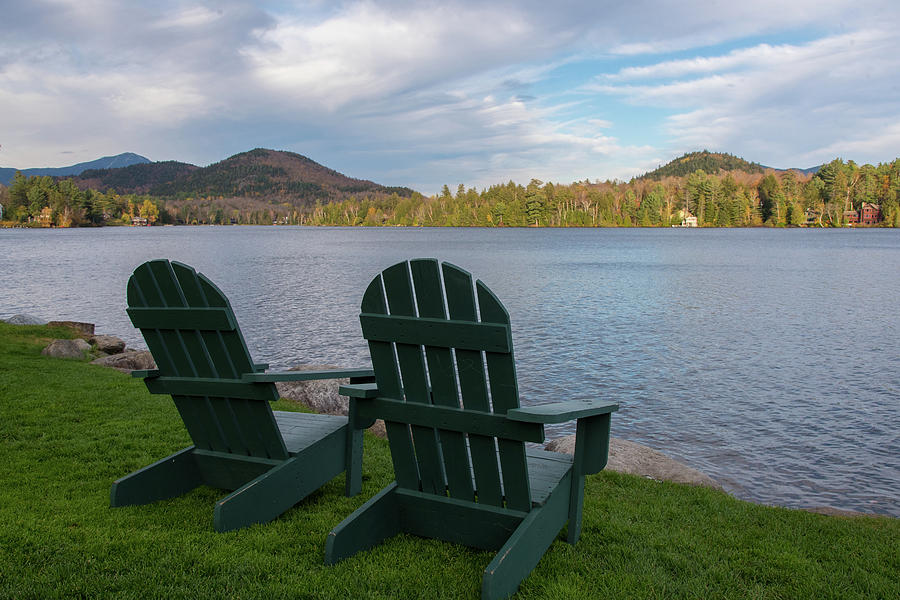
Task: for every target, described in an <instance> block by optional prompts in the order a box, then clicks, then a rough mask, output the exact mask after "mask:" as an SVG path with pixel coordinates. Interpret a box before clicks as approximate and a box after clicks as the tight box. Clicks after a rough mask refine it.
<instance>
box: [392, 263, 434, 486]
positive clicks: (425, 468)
mask: <svg viewBox="0 0 900 600" xmlns="http://www.w3.org/2000/svg"><path fill="white" fill-rule="evenodd" d="M382 277H383V278H384V287H385V295H386V297H387V302H388V310H389V311H390V314H392V315H400V316H404V317H415V316H416V306H415V300H414V298H413V291H412V280H411V276H410V272H409V266H408V265H407V264H406V263H400V264H398V265H394V266H393V267H391V268H389V269H387V270H385V271H384V273H383V274H382ZM394 347H395V350H396V352H397V365H398V367H399V368H400V378H401V381H402V385H403V395H404V397H405V399H406V401H407V402H415V403H417V404H431V393H430V391H429V388H428V375H427V373H426V372H425V357H424V355H423V352H422V347H421V346H418V345H415V344H404V343H395V344H394ZM410 433H411V434H412V440H413V448H414V449H415V457H416V462H417V464H418V469H419V486H418V488H419V489H421V490H422V491H424V492H429V493H432V494H443V493H444V491H445V490H446V480H445V477H444V472H443V468H442V464H441V461H440V459H439V450H438V441H437V432H436V430H435V429H434V428H432V427H420V426H417V425H413V426H411V427H410Z"/></svg>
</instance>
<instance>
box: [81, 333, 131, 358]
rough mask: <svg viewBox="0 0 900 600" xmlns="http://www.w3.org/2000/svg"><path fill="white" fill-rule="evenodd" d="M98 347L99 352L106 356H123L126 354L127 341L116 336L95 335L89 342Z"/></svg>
mask: <svg viewBox="0 0 900 600" xmlns="http://www.w3.org/2000/svg"><path fill="white" fill-rule="evenodd" d="M88 342H90V343H91V344H93V345H94V346H96V347H97V350H99V351H100V352H104V353H106V354H121V353H122V352H125V341H124V340H122V339H120V338H117V337H116V336H114V335H95V336H93V337H91V339H89V340H88Z"/></svg>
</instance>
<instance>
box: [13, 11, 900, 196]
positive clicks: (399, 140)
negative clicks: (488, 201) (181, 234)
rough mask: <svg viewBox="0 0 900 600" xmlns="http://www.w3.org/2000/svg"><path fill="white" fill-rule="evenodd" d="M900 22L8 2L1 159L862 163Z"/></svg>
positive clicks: (565, 170)
mask: <svg viewBox="0 0 900 600" xmlns="http://www.w3.org/2000/svg"><path fill="white" fill-rule="evenodd" d="M898 13H900V11H898V9H897V8H896V7H895V6H894V4H893V3H890V2H879V1H867V0H862V1H860V2H856V3H850V2H841V1H836V0H826V1H824V2H815V3H813V2H806V1H798V2H794V3H787V4H786V3H784V2H780V1H779V2H775V1H774V0H761V2H759V3H754V4H753V5H743V4H739V3H722V4H719V5H716V6H714V7H709V6H704V7H703V8H702V9H701V8H700V7H693V6H691V3H690V2H688V3H687V4H684V3H679V4H670V3H658V2H642V1H636V2H630V3H621V4H617V5H607V4H606V3H594V2H583V1H582V2H577V1H571V0H562V1H561V2H558V3H546V2H537V1H525V2H511V1H497V0H494V1H489V2H470V1H458V2H399V1H396V2H395V1H383V2H375V1H359V2H356V1H349V2H342V3H327V2H307V3H298V4H292V3H288V4H285V3H278V2H251V1H249V0H247V1H244V0H225V1H223V2H218V3H215V4H200V3H196V2H189V1H186V0H161V1H159V2H153V3H151V2H125V3H123V2H114V1H112V0H80V1H77V2H76V1H74V0H66V1H63V0H56V1H50V0H31V1H30V2H19V3H10V5H9V6H8V7H5V8H4V17H5V19H6V20H7V22H8V23H11V24H13V26H11V27H7V29H6V30H5V31H4V36H3V37H2V38H0V136H2V138H3V139H0V143H2V144H3V155H2V158H0V162H2V163H3V164H4V165H13V166H22V167H27V166H38V165H41V166H43V165H49V164H50V163H51V162H52V161H53V160H57V159H58V158H59V157H58V154H59V152H60V151H61V150H62V149H65V150H71V151H74V152H75V154H73V155H70V156H67V157H66V158H65V160H66V161H69V160H70V159H76V158H77V160H88V159H93V158H96V157H97V156H103V155H109V154H112V153H115V152H118V151H125V150H131V151H135V152H138V153H141V154H144V155H147V156H151V157H153V158H157V159H160V160H165V159H176V160H185V161H188V162H193V163H196V164H207V163H209V162H213V161H216V160H220V159H222V158H224V157H225V156H228V155H229V154H232V153H235V152H239V151H243V150H246V149H248V148H252V147H255V146H266V147H275V148H283V149H288V150H293V151H296V152H300V153H302V154H306V155H308V156H310V157H311V158H313V159H314V160H317V161H319V162H322V163H323V164H326V165H328V166H330V167H332V168H335V169H338V170H341V171H343V172H345V173H347V174H349V175H353V176H357V177H365V178H369V179H373V180H375V181H379V182H383V183H389V184H393V185H410V186H413V187H416V188H418V189H421V190H422V191H425V192H434V191H437V190H438V189H439V187H440V185H442V184H443V183H451V182H459V181H461V182H465V183H467V184H469V185H478V186H485V185H489V184H491V183H497V182H501V181H506V180H508V179H510V178H514V179H517V180H527V179H530V178H531V177H532V176H534V177H539V178H541V179H544V180H552V181H566V180H568V179H570V178H572V179H584V178H585V177H589V178H592V179H594V178H607V177H620V178H627V177H630V176H631V175H634V174H637V173H640V172H642V171H645V170H647V169H649V168H653V167H655V166H656V165H657V164H659V163H661V162H665V161H666V160H668V159H669V158H670V157H671V156H673V155H674V153H677V152H680V151H684V150H692V149H696V148H698V147H713V146H714V147H717V148H720V149H724V150H729V151H732V152H735V153H743V154H744V155H745V156H747V157H750V158H754V159H757V160H761V161H781V160H782V159H783V160H788V161H789V162H791V163H794V162H795V160H794V157H800V158H802V159H805V160H820V159H819V158H814V157H819V156H824V155H825V154H826V153H829V152H835V151H836V150H837V149H839V148H840V147H847V148H848V149H850V150H854V151H857V150H858V151H860V153H861V154H860V155H856V156H854V158H857V160H859V159H863V160H866V159H867V158H866V157H867V156H870V155H872V154H874V153H875V152H888V153H890V152H891V150H890V147H891V146H890V144H891V143H892V141H893V140H895V137H893V135H894V134H892V133H891V132H892V131H893V132H895V129H892V128H891V127H890V125H889V124H890V122H891V118H893V121H894V122H895V121H897V119H896V117H897V114H898V112H900V111H898V110H897V100H896V98H898V97H900V90H898V89H897V83H896V82H897V78H896V76H895V73H896V72H897V66H898V64H897V58H896V57H897V56H898V55H900V52H898V47H897V43H896V42H894V41H893V37H892V32H893V31H895V30H896V28H897V25H898ZM776 34H779V35H785V36H796V35H802V36H803V38H804V39H806V40H808V41H807V42H805V43H798V42H789V41H787V40H789V39H791V38H790V37H785V38H784V39H780V38H778V37H777V35H776ZM759 35H767V36H769V38H767V39H766V40H765V41H766V43H759V41H754V42H752V43H751V42H749V41H748V38H750V37H752V36H759ZM773 36H774V37H773ZM722 42H727V43H728V44H727V46H725V47H724V49H723V48H720V47H718V46H711V45H714V44H720V43H722ZM676 50H677V51H679V54H678V55H677V57H673V56H670V55H667V54H660V53H662V52H671V51H676ZM841 142H844V143H845V144H844V146H841ZM867 142H869V143H868V145H867ZM865 148H869V149H870V150H869V152H868V154H865V153H864V150H865ZM847 156H849V150H848V153H847ZM54 157H56V158H54ZM825 158H827V156H826V157H825ZM823 159H824V158H823Z"/></svg>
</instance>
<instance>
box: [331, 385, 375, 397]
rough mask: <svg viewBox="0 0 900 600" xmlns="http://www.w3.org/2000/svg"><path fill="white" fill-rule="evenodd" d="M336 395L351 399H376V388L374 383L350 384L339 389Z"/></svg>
mask: <svg viewBox="0 0 900 600" xmlns="http://www.w3.org/2000/svg"><path fill="white" fill-rule="evenodd" d="M338 393H339V394H340V395H341V396H349V397H351V398H377V397H378V386H377V385H376V384H375V383H356V384H353V383H351V384H350V385H342V386H341V387H339V388H338Z"/></svg>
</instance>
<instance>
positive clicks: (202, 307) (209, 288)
mask: <svg viewBox="0 0 900 600" xmlns="http://www.w3.org/2000/svg"><path fill="white" fill-rule="evenodd" d="M127 312H128V315H129V317H131V321H132V323H133V324H134V326H135V327H138V328H140V330H141V333H142V334H143V336H144V340H145V341H146V342H147V346H148V348H149V349H150V352H151V353H152V354H153V359H154V360H155V361H156V365H157V368H158V371H159V374H158V376H157V377H152V378H148V379H147V380H146V381H147V386H148V388H150V391H152V392H157V393H169V394H171V395H172V398H173V400H174V401H175V405H176V406H177V407H178V411H179V413H180V414H181V418H182V419H183V420H184V424H185V426H186V427H187V429H188V432H189V433H190V436H191V439H192V440H193V442H194V445H195V446H196V447H197V448H199V449H202V450H211V451H215V452H226V453H233V454H241V455H246V456H254V457H259V458H275V459H283V458H286V457H287V456H288V452H287V449H286V447H285V445H284V440H283V439H282V437H281V434H280V433H279V430H278V425H277V424H276V422H275V417H274V415H273V413H272V408H271V407H270V406H269V402H268V401H271V400H277V399H278V393H277V390H276V389H275V386H274V385H273V384H271V383H268V384H259V383H250V382H244V381H241V376H242V375H243V374H245V373H253V372H254V366H253V361H252V359H251V357H250V352H249V350H248V349H247V344H246V343H245V342H244V337H243V336H242V335H241V331H240V329H239V328H238V324H237V319H236V318H235V316H234V312H233V311H232V310H231V305H230V304H229V302H228V299H227V298H226V297H225V295H224V294H223V293H222V292H221V291H220V290H219V288H217V287H216V286H215V284H213V283H212V282H211V281H210V280H209V279H207V278H206V277H205V276H204V275H202V274H200V273H197V272H196V271H195V270H194V269H193V268H191V267H190V266H188V265H185V264H182V263H179V262H170V261H168V260H153V261H149V262H146V263H144V264H142V265H141V266H139V267H138V268H137V269H135V271H134V273H133V274H132V276H131V278H130V279H129V280H128V311H127Z"/></svg>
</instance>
